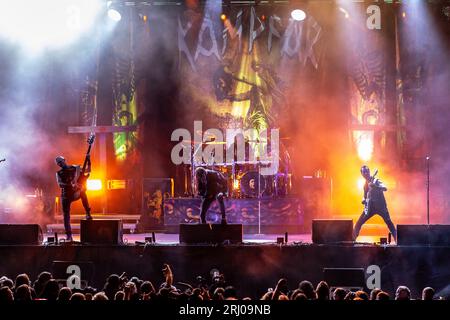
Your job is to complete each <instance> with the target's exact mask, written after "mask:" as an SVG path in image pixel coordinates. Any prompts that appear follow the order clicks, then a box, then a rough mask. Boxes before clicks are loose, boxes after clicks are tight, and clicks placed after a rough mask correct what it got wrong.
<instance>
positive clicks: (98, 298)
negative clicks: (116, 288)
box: [92, 291, 109, 301]
mask: <svg viewBox="0 0 450 320" xmlns="http://www.w3.org/2000/svg"><path fill="white" fill-rule="evenodd" d="M92 300H94V301H105V300H109V299H108V297H107V296H106V294H105V293H104V292H103V291H101V292H97V293H96V294H94V297H93V298H92Z"/></svg>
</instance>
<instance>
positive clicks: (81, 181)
mask: <svg viewBox="0 0 450 320" xmlns="http://www.w3.org/2000/svg"><path fill="white" fill-rule="evenodd" d="M94 139H95V135H94V134H91V135H90V136H89V138H88V139H87V143H88V149H87V151H86V157H85V158H84V162H83V167H82V168H81V172H80V175H79V176H78V177H77V179H76V180H77V181H76V189H77V192H76V193H77V194H79V193H80V192H81V191H86V188H87V187H86V185H87V179H88V178H89V176H90V173H86V168H87V163H88V158H89V156H90V154H91V148H92V144H93V143H94Z"/></svg>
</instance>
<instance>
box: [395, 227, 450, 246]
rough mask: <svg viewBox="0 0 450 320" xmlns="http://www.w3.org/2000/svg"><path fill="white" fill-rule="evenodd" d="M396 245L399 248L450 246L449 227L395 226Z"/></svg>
mask: <svg viewBox="0 0 450 320" xmlns="http://www.w3.org/2000/svg"><path fill="white" fill-rule="evenodd" d="M397 244H398V245H401V246H421V245H425V246H450V225H445V224H442V225H439V224H432V225H408V224H399V225H397Z"/></svg>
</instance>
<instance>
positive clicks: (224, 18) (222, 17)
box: [220, 13, 227, 21]
mask: <svg viewBox="0 0 450 320" xmlns="http://www.w3.org/2000/svg"><path fill="white" fill-rule="evenodd" d="M220 20H222V21H225V20H227V15H226V14H225V13H222V14H221V15H220Z"/></svg>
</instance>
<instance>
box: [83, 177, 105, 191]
mask: <svg viewBox="0 0 450 320" xmlns="http://www.w3.org/2000/svg"><path fill="white" fill-rule="evenodd" d="M86 187H87V189H88V190H90V191H98V190H102V180H100V179H88V180H87V184H86Z"/></svg>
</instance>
